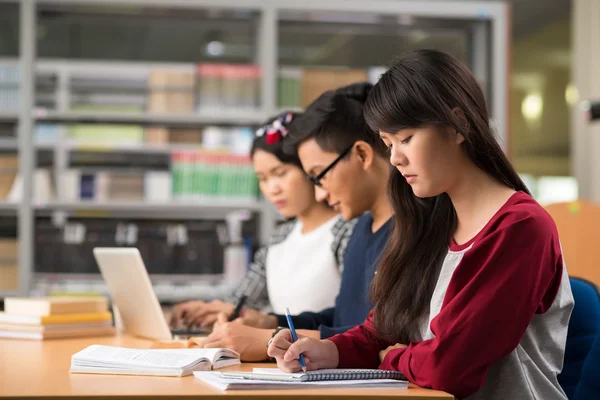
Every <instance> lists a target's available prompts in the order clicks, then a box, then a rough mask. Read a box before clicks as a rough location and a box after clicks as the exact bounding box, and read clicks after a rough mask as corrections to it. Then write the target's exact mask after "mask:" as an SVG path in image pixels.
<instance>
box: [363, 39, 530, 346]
mask: <svg viewBox="0 0 600 400" xmlns="http://www.w3.org/2000/svg"><path fill="white" fill-rule="evenodd" d="M457 110H458V112H457ZM461 112H462V115H461ZM365 119H366V121H367V123H368V124H369V126H370V127H371V128H372V129H373V130H374V131H376V132H377V131H385V132H390V133H392V132H397V131H399V130H401V129H404V128H414V127H418V126H422V125H424V124H434V125H437V126H439V127H452V128H454V129H456V131H458V132H460V133H461V134H462V135H463V136H464V138H465V140H464V142H463V143H462V146H463V149H464V151H465V152H466V154H467V155H468V157H469V158H470V159H471V160H472V161H473V163H474V164H475V165H477V167H479V168H480V169H481V170H483V171H485V172H486V173H487V174H488V175H489V176H491V177H493V178H494V179H496V180H497V181H498V182H501V183H503V184H505V185H506V186H508V187H510V188H513V189H515V190H521V191H524V192H526V193H529V191H528V189H527V187H526V186H525V184H524V183H523V181H522V180H521V178H520V177H519V176H518V175H517V173H516V172H515V170H514V169H513V167H512V166H511V164H510V162H509V161H508V159H507V158H506V156H505V155H504V152H503V151H502V149H501V148H500V145H499V144H498V142H497V141H496V139H495V137H494V133H493V131H492V128H491V127H490V122H489V116H488V111H487V108H486V103H485V98H484V96H483V92H482V91H481V88H480V87H479V85H478V84H477V82H476V80H475V78H474V77H473V75H472V74H471V72H470V71H469V70H468V69H467V68H466V67H465V66H464V65H462V64H461V63H460V62H459V61H458V60H456V59H455V58H453V57H451V56H449V55H448V54H445V53H442V52H439V51H434V50H420V51H416V52H413V53H410V54H408V55H406V56H404V57H402V58H400V59H398V60H397V61H396V62H395V63H394V64H393V66H392V67H391V68H390V69H389V70H388V71H387V72H386V73H385V74H383V75H382V77H381V79H380V80H379V82H378V83H377V84H376V85H375V87H374V88H373V90H372V91H371V93H370V95H369V99H368V100H367V102H366V104H365ZM389 195H390V201H391V203H392V206H393V209H394V227H393V230H392V233H391V236H390V239H389V241H388V245H387V247H386V249H385V251H384V253H383V255H382V258H381V263H380V266H379V270H378V272H377V275H376V277H375V280H374V281H373V286H372V288H371V295H372V298H373V301H374V302H375V325H376V327H377V330H378V332H379V333H380V334H381V335H382V337H384V338H386V339H387V340H390V341H391V342H392V343H406V344H408V343H409V342H410V341H413V340H418V338H419V325H420V323H421V322H422V321H421V320H422V319H423V318H424V317H425V316H426V314H425V313H426V311H427V310H428V309H429V303H430V301H431V297H432V295H433V290H434V288H435V284H436V282H437V275H438V271H439V268H440V267H441V264H442V262H443V260H444V257H445V255H446V253H447V251H448V244H449V241H450V239H451V237H452V234H453V232H454V231H455V229H456V225H457V219H456V212H455V210H454V206H453V205H452V202H451V200H450V197H449V196H448V195H447V194H446V193H442V194H440V195H438V196H434V197H430V198H418V197H417V196H415V195H414V194H413V192H412V189H411V187H410V185H409V184H408V183H407V182H406V180H405V179H404V177H402V175H401V174H400V172H398V170H396V169H394V170H393V172H392V174H391V176H390V182H389Z"/></svg>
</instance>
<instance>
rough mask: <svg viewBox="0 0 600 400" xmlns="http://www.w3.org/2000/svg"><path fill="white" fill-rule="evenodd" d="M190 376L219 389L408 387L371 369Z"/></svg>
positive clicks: (392, 374) (397, 374) (396, 375)
mask: <svg viewBox="0 0 600 400" xmlns="http://www.w3.org/2000/svg"><path fill="white" fill-rule="evenodd" d="M194 376H195V377H196V378H198V379H200V380H202V381H203V382H205V383H207V384H209V385H211V386H213V387H216V388H217V389H220V390H252V389H297V388H344V387H346V388H347V387H352V388H354V387H357V388H358V387H360V388H371V389H372V388H381V389H406V388H407V387H408V381H406V380H404V377H403V375H402V374H401V373H400V372H397V371H381V370H372V369H326V370H318V371H309V372H306V373H302V372H300V373H295V374H289V373H285V372H282V371H281V370H279V369H277V368H254V370H253V372H194Z"/></svg>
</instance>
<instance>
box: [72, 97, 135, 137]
mask: <svg viewBox="0 0 600 400" xmlns="http://www.w3.org/2000/svg"><path fill="white" fill-rule="evenodd" d="M72 111H81V112H88V113H94V112H97V113H103V112H118V113H125V114H127V113H140V112H142V111H143V110H142V108H141V107H138V106H118V107H117V106H105V105H94V104H78V105H74V106H73V107H72ZM66 132H67V139H68V140H69V141H70V142H73V143H74V144H76V145H77V144H80V145H84V146H92V147H93V146H103V145H104V146H106V145H117V144H120V145H140V144H142V143H143V142H144V128H143V127H142V126H141V125H119V124H73V125H69V126H68V127H67V130H66Z"/></svg>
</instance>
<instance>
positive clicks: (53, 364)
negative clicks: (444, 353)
mask: <svg viewBox="0 0 600 400" xmlns="http://www.w3.org/2000/svg"><path fill="white" fill-rule="evenodd" d="M91 344H103V345H109V346H121V347H130V348H150V346H151V344H152V342H151V341H148V340H144V339H138V338H133V337H129V336H114V337H103V338H102V337H98V338H80V339H61V340H47V341H29V340H8V339H0V396H10V397H22V398H41V397H53V398H54V400H58V399H60V398H69V399H75V398H79V399H83V398H88V397H90V396H92V397H94V399H96V400H98V399H101V398H109V397H110V398H114V396H119V397H134V396H135V397H138V398H146V399H152V398H154V399H157V398H165V397H175V396H177V397H186V396H187V397H192V396H194V397H197V396H201V397H202V398H203V399H212V398H215V399H216V398H217V397H221V396H235V397H238V398H255V399H256V398H259V397H267V396H269V397H271V396H277V397H284V396H285V397H290V398H295V399H309V398H314V397H315V396H316V397H318V398H320V399H324V398H328V399H333V398H338V399H339V398H342V397H343V398H353V399H367V398H373V397H378V398H381V399H385V398H390V399H391V398H403V399H452V398H453V397H452V396H451V395H449V394H447V393H444V392H439V391H434V390H428V389H421V388H418V387H415V386H413V385H410V386H409V388H408V389H396V390H385V389H384V390H380V389H356V388H355V389H352V390H350V389H347V388H345V389H319V390H314V389H304V390H298V389H296V390H244V391H241V390H236V391H233V390H232V391H228V392H222V391H219V390H217V389H214V388H212V387H210V386H207V385H206V384H204V383H202V382H201V381H200V380H198V379H195V378H194V377H193V376H186V377H183V378H171V377H149V376H122V375H121V376H119V375H91V374H70V373H69V368H70V366H71V356H72V355H73V354H75V353H76V352H78V351H80V350H82V349H84V348H85V347H87V346H89V345H91ZM255 367H263V368H264V367H271V368H272V367H273V364H242V365H237V366H232V367H228V368H224V369H223V370H232V371H251V370H252V368H255Z"/></svg>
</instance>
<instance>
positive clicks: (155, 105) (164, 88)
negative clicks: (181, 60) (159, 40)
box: [146, 67, 196, 114]
mask: <svg viewBox="0 0 600 400" xmlns="http://www.w3.org/2000/svg"><path fill="white" fill-rule="evenodd" d="M195 86H196V75H195V72H194V69H193V68H192V67H190V68H181V67H180V68H164V67H155V68H153V69H152V70H151V71H150V76H149V77H148V101H147V106H146V107H147V110H148V112H151V113H157V114H164V113H189V112H192V111H193V110H194V102H195V101H194V90H195Z"/></svg>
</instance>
